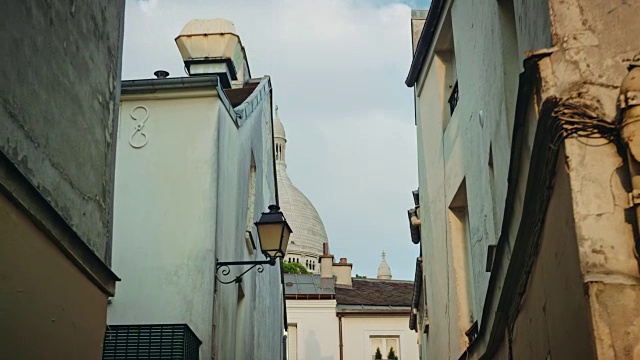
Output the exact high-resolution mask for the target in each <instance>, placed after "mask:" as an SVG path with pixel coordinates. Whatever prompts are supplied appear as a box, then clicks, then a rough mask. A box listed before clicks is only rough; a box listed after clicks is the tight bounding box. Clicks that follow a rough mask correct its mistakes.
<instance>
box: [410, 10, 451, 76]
mask: <svg viewBox="0 0 640 360" xmlns="http://www.w3.org/2000/svg"><path fill="white" fill-rule="evenodd" d="M445 1H446V0H433V1H432V2H431V6H430V7H429V13H428V14H427V19H426V20H425V24H424V27H423V28H422V32H421V33H420V39H419V40H418V46H417V48H416V52H415V55H414V56H413V60H411V67H410V68H409V74H408V75H407V79H406V80H405V82H404V83H405V84H406V85H407V87H413V86H414V85H415V84H416V81H417V79H418V75H419V74H420V71H422V66H423V65H424V59H425V58H426V57H427V54H428V52H429V48H431V43H432V42H433V36H434V35H435V33H436V28H437V27H438V22H439V21H440V16H441V15H442V10H443V9H444V3H445Z"/></svg>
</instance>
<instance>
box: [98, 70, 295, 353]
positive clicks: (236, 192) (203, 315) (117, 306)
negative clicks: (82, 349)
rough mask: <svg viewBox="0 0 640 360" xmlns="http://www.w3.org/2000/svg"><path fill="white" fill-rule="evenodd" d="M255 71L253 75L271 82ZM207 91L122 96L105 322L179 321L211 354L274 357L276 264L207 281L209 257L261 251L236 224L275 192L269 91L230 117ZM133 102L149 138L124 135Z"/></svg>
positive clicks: (279, 306) (243, 256)
mask: <svg viewBox="0 0 640 360" xmlns="http://www.w3.org/2000/svg"><path fill="white" fill-rule="evenodd" d="M264 81H265V83H263V85H261V86H270V85H269V84H268V78H265V80H264ZM185 96H187V97H185ZM215 96H216V94H215V92H214V91H211V90H209V91H192V92H189V93H188V94H187V93H185V92H182V93H177V92H176V94H175V95H174V96H172V95H167V96H165V95H148V96H146V97H145V96H144V95H136V96H129V97H123V99H122V108H121V116H122V118H123V119H125V121H121V122H120V129H119V142H118V146H117V163H116V185H115V187H116V194H115V195H116V199H115V219H114V254H113V259H114V262H113V268H114V271H116V272H117V274H118V275H119V276H120V277H121V278H122V282H121V283H120V284H119V287H118V294H117V295H116V297H115V298H114V299H113V303H112V304H111V305H110V307H109V310H108V311H109V313H108V324H132V323H141V324H142V323H144V324H148V323H185V322H186V323H188V324H189V326H190V327H191V328H192V329H193V330H194V332H195V333H196V334H197V335H198V337H199V338H200V340H202V342H203V344H202V346H201V347H200V356H201V359H210V358H211V356H212V353H214V354H215V356H216V358H217V359H253V358H260V359H279V358H281V353H282V350H281V348H282V346H281V344H282V335H283V326H284V324H283V318H284V317H283V302H282V301H283V299H282V285H281V283H280V266H279V264H277V266H274V267H271V266H267V267H265V268H264V272H263V273H258V272H257V271H256V270H252V271H251V272H249V273H248V274H247V275H245V276H244V277H243V279H242V283H241V284H239V285H237V284H229V285H222V284H219V283H218V284H217V285H215V284H214V282H215V278H214V276H215V275H214V274H215V261H216V258H217V259H219V260H220V261H235V260H250V259H260V260H262V259H264V257H263V256H262V255H261V253H260V248H259V241H258V237H257V233H256V232H255V228H253V229H252V231H253V236H254V239H255V242H256V246H257V247H258V248H257V249H256V250H253V249H251V248H250V247H249V246H248V245H247V242H246V241H245V231H246V230H247V216H248V215H247V211H248V209H250V208H253V210H254V214H252V215H253V220H254V221H255V220H257V219H258V218H259V216H260V213H261V212H262V211H266V209H267V206H268V205H269V204H273V203H275V202H276V200H275V190H274V189H275V188H274V181H275V176H274V168H273V160H272V159H273V158H272V156H273V152H272V143H271V138H272V130H271V105H270V103H271V101H270V92H269V91H267V92H266V93H263V95H262V96H261V100H260V101H259V102H258V103H254V105H253V107H254V110H253V111H252V112H250V113H249V115H248V116H247V117H246V118H245V119H243V121H242V122H241V126H240V127H237V126H236V125H235V124H234V122H233V121H232V118H231V115H230V114H229V113H228V110H227V109H226V108H225V107H224V106H222V104H221V103H220V101H219V100H218V99H217V98H216V97H215ZM138 105H144V106H146V107H147V108H148V109H149V113H150V116H149V119H148V120H147V122H146V123H145V126H144V128H143V130H144V132H145V133H146V134H147V136H148V144H147V145H145V146H144V147H142V148H140V149H134V148H132V147H131V146H130V145H129V143H128V140H129V136H130V134H131V133H132V132H133V131H134V126H135V125H136V122H134V121H133V120H132V119H131V118H130V117H129V113H130V111H131V109H133V108H134V107H135V106H138ZM243 106H245V105H240V106H239V107H238V108H242V107H243ZM238 108H236V109H238ZM252 154H253V158H254V162H255V165H256V176H255V178H256V183H255V198H254V200H253V201H254V205H253V207H251V206H249V179H250V176H249V174H250V169H251V157H252ZM252 222H253V221H252ZM231 270H232V273H231V274H232V275H234V274H238V273H239V272H241V271H242V270H243V269H242V268H240V267H233V268H232V269H231ZM225 280H229V278H226V279H225ZM214 286H215V288H214ZM240 287H241V289H242V291H241V292H240ZM242 293H243V294H244V296H242V295H239V294H242ZM258 334H260V335H259V336H258Z"/></svg>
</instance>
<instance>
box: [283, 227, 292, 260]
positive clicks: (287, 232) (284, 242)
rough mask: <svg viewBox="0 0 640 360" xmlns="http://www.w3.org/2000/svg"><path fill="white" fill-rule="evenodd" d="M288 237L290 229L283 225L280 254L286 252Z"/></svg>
mask: <svg viewBox="0 0 640 360" xmlns="http://www.w3.org/2000/svg"><path fill="white" fill-rule="evenodd" d="M283 225H284V224H283ZM289 236H291V229H290V228H289V226H286V225H284V233H283V234H282V252H283V253H286V252H287V246H289Z"/></svg>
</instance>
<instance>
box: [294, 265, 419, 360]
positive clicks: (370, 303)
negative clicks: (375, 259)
mask: <svg viewBox="0 0 640 360" xmlns="http://www.w3.org/2000/svg"><path fill="white" fill-rule="evenodd" d="M321 266H322V271H321V273H320V274H311V275H296V274H286V275H285V293H286V299H287V300H286V303H287V321H288V330H287V337H288V342H287V344H288V359H289V360H301V359H305V360H329V359H360V360H373V359H376V357H375V355H376V352H377V350H378V349H379V351H380V354H381V356H382V357H381V359H389V360H391V358H389V357H388V355H389V354H390V353H392V354H395V355H396V357H397V360H402V359H407V360H409V359H416V358H417V357H418V346H417V345H416V342H417V338H416V335H415V333H414V332H413V331H411V330H410V329H409V328H408V327H407V321H408V320H409V314H410V311H411V296H412V289H413V282H411V281H403V280H391V270H390V268H389V265H388V264H387V262H386V260H385V259H384V257H383V258H382V261H381V263H380V266H379V269H378V277H377V278H375V279H367V278H359V277H356V278H352V277H351V268H352V264H350V263H348V262H347V259H345V258H341V259H340V261H339V262H337V263H336V262H334V258H333V255H330V254H325V255H323V256H321ZM392 351H393V352H392Z"/></svg>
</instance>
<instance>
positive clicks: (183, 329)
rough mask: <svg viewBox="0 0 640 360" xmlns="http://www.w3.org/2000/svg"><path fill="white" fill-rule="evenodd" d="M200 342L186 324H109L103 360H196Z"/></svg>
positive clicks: (197, 359)
mask: <svg viewBox="0 0 640 360" xmlns="http://www.w3.org/2000/svg"><path fill="white" fill-rule="evenodd" d="M200 344H202V342H201V341H200V339H198V337H197V336H196V334H194V333H193V331H192V330H191V328H189V326H188V325H186V324H170V325H155V324H154V325H109V326H107V332H106V334H105V337H104V347H103V353H102V359H103V360H116V359H117V360H122V359H171V360H199V350H198V349H199V348H200Z"/></svg>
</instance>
